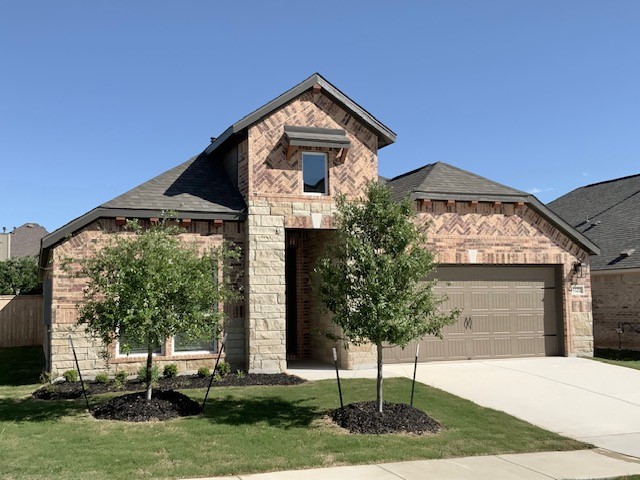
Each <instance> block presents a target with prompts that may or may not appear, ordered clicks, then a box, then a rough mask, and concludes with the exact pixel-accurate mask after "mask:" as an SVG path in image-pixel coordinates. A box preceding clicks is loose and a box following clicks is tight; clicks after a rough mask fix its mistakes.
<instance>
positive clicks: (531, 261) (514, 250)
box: [416, 201, 593, 355]
mask: <svg viewBox="0 0 640 480" xmlns="http://www.w3.org/2000/svg"><path fill="white" fill-rule="evenodd" d="M418 205H419V207H418V214H417V215H418V216H417V219H416V221H417V223H418V225H421V226H422V227H423V228H426V229H427V230H426V231H427V237H428V238H427V247H428V248H431V249H432V251H434V252H435V254H436V260H437V262H438V263H442V264H456V265H457V264H471V263H477V264H486V265H560V266H561V270H562V273H561V275H562V285H561V288H562V307H561V308H562V311H563V315H564V318H563V320H564V338H565V345H564V347H565V353H566V354H568V355H576V354H580V355H592V354H593V336H592V332H593V317H592V313H591V282H590V279H589V271H588V270H589V269H588V267H587V268H586V269H585V271H584V272H583V276H582V277H580V276H579V275H577V274H575V273H574V272H573V265H574V264H575V263H576V262H586V263H588V262H589V256H588V254H587V252H585V251H584V250H582V249H581V248H580V247H579V246H578V245H576V244H575V242H573V241H572V240H571V239H569V238H568V237H567V236H566V235H564V234H563V233H562V232H560V231H559V230H557V229H556V228H555V227H554V226H553V225H551V224H550V223H549V222H547V221H546V220H545V219H544V218H542V217H541V216H540V215H539V214H537V213H536V212H535V211H534V210H532V209H531V208H529V207H527V206H521V207H516V205H514V204H503V205H494V204H493V203H478V204H475V205H474V204H471V203H470V202H454V203H449V202H441V201H436V202H426V203H424V204H422V205H421V206H420V202H418ZM474 250H475V251H476V253H475V255H476V258H475V261H474V260H473V259H472V255H473V251H474ZM572 285H581V286H582V287H583V289H584V294H581V295H574V294H572V292H571V286H572Z"/></svg>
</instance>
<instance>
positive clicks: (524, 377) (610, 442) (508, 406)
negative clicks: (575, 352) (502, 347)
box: [345, 357, 640, 458]
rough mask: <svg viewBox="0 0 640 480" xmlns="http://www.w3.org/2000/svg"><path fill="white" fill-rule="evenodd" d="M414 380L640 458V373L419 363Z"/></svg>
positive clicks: (566, 364)
mask: <svg viewBox="0 0 640 480" xmlns="http://www.w3.org/2000/svg"><path fill="white" fill-rule="evenodd" d="M384 370H385V372H387V374H388V375H389V376H407V377H410V376H411V375H412V373H413V365H408V364H400V365H385V367H384ZM361 373H362V374H364V375H366V374H367V373H368V372H366V373H365V372H364V371H362V372H361ZM345 374H346V375H347V376H349V373H348V372H345ZM417 379H418V381H420V382H422V383H425V384H427V385H432V386H434V387H436V388H440V389H442V390H446V391H447V392H451V393H453V394H455V395H457V396H459V397H463V398H467V399H469V400H471V401H473V402H475V403H477V404H479V405H482V406H486V407H490V408H494V409H496V410H502V411H504V412H506V413H508V414H510V415H513V416H515V417H518V418H521V419H523V420H526V421H527V422H530V423H533V424H534V425H538V426H540V427H542V428H545V429H547V430H551V431H553V432H557V433H560V434H562V435H565V436H568V437H572V438H576V439H578V440H582V441H584V442H587V443H592V444H594V445H597V446H598V447H602V448H606V449H609V450H613V451H615V452H619V453H623V454H626V455H632V456H634V457H639V458H640V370H633V369H630V368H624V367H618V366H613V365H607V364H604V363H600V362H596V361H593V360H589V359H583V358H564V357H547V358H531V359H511V360H486V361H466V362H442V363H423V364H419V366H418V374H417Z"/></svg>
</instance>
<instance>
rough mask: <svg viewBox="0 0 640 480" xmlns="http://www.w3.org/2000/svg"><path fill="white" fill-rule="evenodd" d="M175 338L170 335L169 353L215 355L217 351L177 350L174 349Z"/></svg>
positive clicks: (178, 354)
mask: <svg viewBox="0 0 640 480" xmlns="http://www.w3.org/2000/svg"><path fill="white" fill-rule="evenodd" d="M175 342H176V340H175V337H171V354H172V355H174V356H181V355H216V353H217V352H215V351H213V350H184V351H182V352H178V351H177V350H176V343H175Z"/></svg>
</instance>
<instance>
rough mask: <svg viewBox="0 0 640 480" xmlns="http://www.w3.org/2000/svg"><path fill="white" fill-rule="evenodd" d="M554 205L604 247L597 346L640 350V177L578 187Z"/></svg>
mask: <svg viewBox="0 0 640 480" xmlns="http://www.w3.org/2000/svg"><path fill="white" fill-rule="evenodd" d="M549 207H550V208H551V209H552V210H553V211H555V212H556V213H557V214H558V215H560V216H561V217H562V218H564V220H565V221H566V222H567V223H569V224H570V225H572V226H573V227H574V228H575V229H576V230H578V231H580V232H582V234H583V235H584V236H586V237H587V238H589V239H590V240H591V241H593V242H594V243H596V244H597V245H598V246H599V247H600V249H601V253H600V255H598V256H594V257H592V258H591V289H592V295H593V320H594V327H593V336H594V341H595V346H596V348H616V349H617V348H619V347H622V348H623V349H633V350H640V175H632V176H629V177H623V178H617V179H615V180H608V181H606V182H600V183H594V184H592V185H587V186H585V187H580V188H577V189H576V190H573V191H572V192H569V193H567V194H566V195H563V196H562V197H560V198H558V199H556V200H554V201H553V202H551V203H549Z"/></svg>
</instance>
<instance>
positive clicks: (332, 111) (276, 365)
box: [239, 92, 378, 372]
mask: <svg viewBox="0 0 640 480" xmlns="http://www.w3.org/2000/svg"><path fill="white" fill-rule="evenodd" d="M285 125H292V126H311V127H321V128H342V129H344V130H345V132H346V135H347V137H348V138H349V140H350V141H351V148H350V149H349V152H348V155H347V157H346V159H338V158H337V156H336V154H337V152H336V150H335V149H320V148H308V149H307V148H300V149H298V150H296V151H295V152H294V153H293V155H292V156H291V158H290V159H289V160H287V159H286V147H287V145H286V142H285V140H284V137H283V135H284V126H285ZM377 142H378V139H377V137H376V136H375V135H374V134H373V133H372V132H371V131H370V130H368V129H367V128H365V127H364V126H363V125H362V124H361V123H360V122H359V121H358V120H356V119H355V118H353V117H352V116H351V115H349V114H348V113H347V112H346V111H345V110H343V109H342V108H340V107H339V106H338V105H337V104H336V103H334V102H332V101H331V100H330V99H328V98H327V97H326V96H324V95H322V94H320V95H313V94H312V93H311V92H307V93H304V94H302V95H301V96H300V97H298V98H297V99H295V100H294V101H292V102H290V103H289V104H287V105H285V106H283V107H282V108H281V109H279V110H277V111H275V112H273V113H272V114H271V115H269V116H267V117H266V118H264V119H263V120H261V121H260V122H258V123H256V124H255V125H254V126H252V127H250V128H249V132H248V159H247V171H248V175H247V178H246V179H244V178H243V176H242V175H239V183H241V184H242V183H243V182H245V181H246V182H247V185H248V191H247V192H246V194H247V196H246V197H245V198H246V199H247V204H248V219H247V248H248V252H247V257H246V278H247V284H246V287H247V288H246V301H247V306H248V309H247V319H246V322H247V347H246V348H247V352H248V355H247V368H248V369H249V370H250V371H254V372H277V371H282V370H284V369H285V368H286V321H285V312H286V288H285V255H286V251H285V249H286V245H285V239H286V234H285V232H286V230H287V229H313V228H314V218H315V219H316V221H317V222H318V224H317V225H315V226H316V227H317V228H320V229H330V228H332V227H333V220H332V219H333V214H334V212H335V197H336V195H338V194H340V193H342V194H345V195H347V196H349V197H352V198H353V197H357V196H361V195H362V194H363V193H364V190H365V187H366V185H367V183H368V182H371V181H376V180H377V178H378V157H377V145H378V143H377ZM303 151H321V152H323V153H326V154H327V161H328V165H329V168H328V170H329V174H328V191H329V195H328V196H313V195H305V194H303V191H302V168H301V159H302V152H303ZM302 291H303V290H301V292H302ZM302 302H304V298H303V299H301V303H302Z"/></svg>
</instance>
